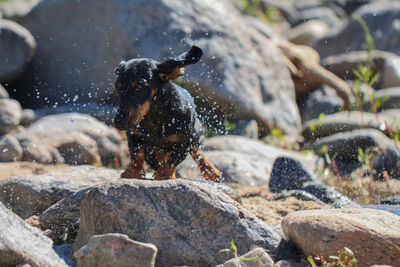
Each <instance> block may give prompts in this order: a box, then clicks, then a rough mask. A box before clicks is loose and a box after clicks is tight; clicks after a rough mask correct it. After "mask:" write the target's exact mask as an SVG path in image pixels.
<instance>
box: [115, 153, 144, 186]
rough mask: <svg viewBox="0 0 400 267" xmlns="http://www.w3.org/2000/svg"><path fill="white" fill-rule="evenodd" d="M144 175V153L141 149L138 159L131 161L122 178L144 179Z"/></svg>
mask: <svg viewBox="0 0 400 267" xmlns="http://www.w3.org/2000/svg"><path fill="white" fill-rule="evenodd" d="M144 175H145V171H144V151H143V149H141V150H139V152H138V153H137V155H136V158H135V159H133V160H131V162H130V163H129V166H128V168H127V169H126V171H124V172H123V173H122V174H121V178H127V179H142V178H143V177H144Z"/></svg>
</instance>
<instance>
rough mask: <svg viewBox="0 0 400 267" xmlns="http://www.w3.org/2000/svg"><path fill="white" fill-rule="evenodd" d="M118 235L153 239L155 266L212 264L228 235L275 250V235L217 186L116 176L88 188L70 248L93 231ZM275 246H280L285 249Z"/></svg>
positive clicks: (241, 243)
mask: <svg viewBox="0 0 400 267" xmlns="http://www.w3.org/2000/svg"><path fill="white" fill-rule="evenodd" d="M102 233H122V234H126V235H128V236H129V237H130V238H131V239H134V240H137V241H140V242H146V243H153V244H154V245H155V246H156V247H157V248H158V255H157V259H156V264H158V265H160V266H174V265H177V266H180V265H189V266H213V265H215V264H216V263H220V262H224V261H225V260H227V259H229V257H228V258H227V256H226V255H225V257H224V255H222V254H218V255H217V253H218V251H219V250H220V249H223V248H226V247H227V246H229V244H230V242H231V240H232V239H233V240H234V242H235V244H237V247H238V249H239V251H248V250H250V249H251V247H252V246H255V245H258V246H261V247H263V248H265V249H267V250H269V251H270V252H271V253H272V254H274V255H277V254H279V249H278V245H279V243H280V242H281V238H280V236H279V235H278V234H277V233H276V232H275V231H273V230H272V229H271V228H269V227H268V226H267V225H265V224H264V223H262V222H261V221H260V220H258V219H256V218H255V217H254V216H253V215H252V214H250V213H249V212H248V211H246V210H244V209H243V208H242V207H240V206H239V205H238V204H237V203H236V202H235V201H233V200H232V199H231V198H229V197H228V196H227V195H225V194H224V193H222V192H221V191H220V190H218V189H216V188H214V187H212V186H209V185H206V184H202V183H197V182H192V181H185V180H172V181H143V180H126V179H121V180H119V181H118V182H113V183H106V184H103V185H99V186H97V187H95V188H93V189H92V190H90V191H89V192H88V193H87V194H86V195H85V196H84V198H83V200H82V203H81V221H80V227H79V233H78V236H77V238H76V240H75V243H74V251H77V250H78V249H79V248H81V247H82V246H83V245H85V244H86V243H87V242H88V240H89V237H90V236H91V235H93V234H102ZM283 247H284V246H281V247H280V248H281V249H282V250H285V248H283Z"/></svg>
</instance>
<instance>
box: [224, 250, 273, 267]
mask: <svg viewBox="0 0 400 267" xmlns="http://www.w3.org/2000/svg"><path fill="white" fill-rule="evenodd" d="M239 258H246V259H252V258H259V259H258V260H253V261H251V260H250V261H246V260H241V261H239V259H238V258H233V259H231V260H229V261H226V262H225V263H224V265H223V267H237V266H241V267H272V266H274V261H273V260H272V259H271V257H270V256H269V255H268V252H267V251H265V249H263V248H260V247H255V248H253V249H252V250H250V251H249V252H247V253H246V254H244V255H242V256H240V257H239ZM260 258H261V259H260ZM239 262H240V265H238V263H239Z"/></svg>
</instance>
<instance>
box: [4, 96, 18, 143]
mask: <svg viewBox="0 0 400 267" xmlns="http://www.w3.org/2000/svg"><path fill="white" fill-rule="evenodd" d="M21 112H22V109H21V105H20V104H19V102H18V101H16V100H14V99H10V98H3V99H0V135H4V134H7V133H9V132H10V131H12V130H13V129H15V128H16V127H17V126H18V124H19V123H20V121H21Z"/></svg>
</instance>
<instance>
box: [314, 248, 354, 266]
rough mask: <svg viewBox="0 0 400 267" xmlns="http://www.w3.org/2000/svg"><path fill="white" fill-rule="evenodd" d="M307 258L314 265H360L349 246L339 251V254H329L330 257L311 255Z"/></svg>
mask: <svg viewBox="0 0 400 267" xmlns="http://www.w3.org/2000/svg"><path fill="white" fill-rule="evenodd" d="M307 260H308V262H309V263H310V264H311V266H312V267H358V263H357V260H356V258H355V257H354V253H353V252H352V251H351V250H350V249H349V248H347V247H344V249H343V251H339V252H338V255H337V256H329V259H325V258H324V256H319V257H314V258H313V257H311V256H309V257H307Z"/></svg>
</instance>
